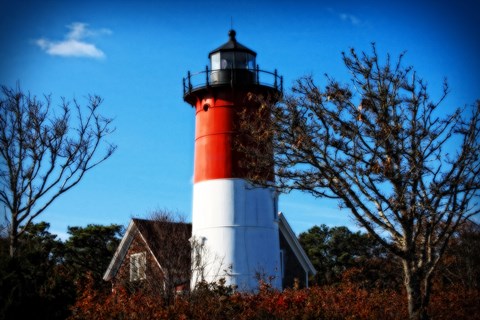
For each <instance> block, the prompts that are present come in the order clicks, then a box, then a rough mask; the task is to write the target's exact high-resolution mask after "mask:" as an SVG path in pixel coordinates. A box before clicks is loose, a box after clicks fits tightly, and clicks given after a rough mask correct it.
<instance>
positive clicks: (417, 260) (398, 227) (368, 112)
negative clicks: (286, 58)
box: [237, 45, 480, 319]
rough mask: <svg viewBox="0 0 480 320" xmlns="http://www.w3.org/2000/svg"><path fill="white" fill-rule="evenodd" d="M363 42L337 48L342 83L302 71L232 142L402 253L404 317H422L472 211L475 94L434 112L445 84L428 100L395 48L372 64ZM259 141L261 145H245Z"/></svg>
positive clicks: (289, 186)
mask: <svg viewBox="0 0 480 320" xmlns="http://www.w3.org/2000/svg"><path fill="white" fill-rule="evenodd" d="M372 47H373V50H372V54H367V53H364V52H362V53H361V54H357V52H356V51H355V50H353V49H352V50H351V51H350V53H344V54H343V62H344V63H345V66H346V67H347V69H348V71H349V72H350V74H351V76H352V79H351V80H352V81H351V83H350V84H340V83H339V82H337V81H336V80H334V79H333V78H331V77H329V76H328V75H327V76H326V80H327V83H326V86H325V88H324V89H322V88H320V87H318V86H317V85H316V83H315V82H314V80H313V78H312V77H310V76H307V77H303V78H301V79H299V80H298V81H296V83H295V85H294V86H293V89H292V93H291V94H289V95H287V96H286V97H285V98H284V99H283V101H282V102H281V103H279V104H277V105H276V106H273V105H269V104H268V103H266V104H264V106H263V107H262V108H268V109H269V111H270V112H271V114H272V120H271V121H270V122H268V124H269V125H267V126H265V125H264V126H262V125H261V124H259V121H260V122H261V121H262V120H261V119H260V117H255V116H249V115H247V116H246V117H244V118H243V119H242V125H241V126H240V127H242V128H243V134H244V135H248V136H249V139H250V140H252V141H254V142H249V143H246V144H244V145H243V146H242V145H239V146H237V147H238V148H239V149H240V150H241V151H242V152H244V153H248V152H249V150H250V151H251V152H252V153H255V157H256V158H257V157H261V156H262V154H265V155H266V156H265V157H263V158H262V159H256V162H255V164H253V165H254V166H258V165H259V164H263V165H267V166H269V165H270V166H271V165H272V164H274V165H275V174H276V184H277V186H278V187H279V188H280V189H283V191H287V192H288V191H289V190H301V191H304V192H307V193H310V194H312V195H313V196H315V197H319V198H331V199H338V201H339V204H340V206H341V207H342V208H346V209H348V210H349V211H350V212H351V214H352V215H353V216H354V217H355V219H356V221H358V223H359V224H360V225H361V226H362V227H363V228H365V229H366V230H367V231H368V232H369V233H370V234H371V235H372V236H374V237H375V238H376V239H377V240H378V241H379V242H380V243H381V244H382V245H383V246H384V247H385V248H387V249H388V250H389V251H390V252H392V253H393V254H394V255H396V256H397V257H398V258H399V259H400V260H401V261H402V265H403V273H404V282H405V288H406V291H407V295H408V310H409V314H410V318H411V319H427V318H428V314H427V306H428V304H429V299H430V294H431V283H432V275H433V271H434V270H435V268H436V267H437V265H438V263H439V260H440V259H441V257H442V255H443V254H444V252H445V249H446V248H447V246H448V243H449V239H450V238H451V237H452V235H453V234H454V233H455V231H456V230H457V229H458V228H459V226H460V225H462V224H463V223H464V222H465V221H467V220H468V219H470V218H471V217H473V216H474V215H476V214H478V213H479V212H480V208H479V205H478V199H479V193H480V192H479V191H480V101H477V102H476V104H475V105H474V106H471V107H464V108H459V109H453V110H452V113H451V114H450V115H441V110H439V104H440V103H441V102H442V101H444V98H445V97H446V96H447V93H448V86H447V84H446V82H445V85H444V87H443V91H442V94H441V95H440V97H439V98H438V100H436V101H432V99H431V98H430V97H429V94H428V92H427V85H426V83H425V82H424V81H423V80H422V79H420V78H419V77H418V75H417V74H416V72H415V71H414V70H413V68H411V67H404V66H403V62H402V60H403V54H402V55H400V56H399V58H398V59H396V60H395V61H393V60H391V59H390V56H388V55H387V57H386V58H385V59H384V62H380V57H379V55H378V54H377V51H376V48H375V45H373V46H372ZM260 112H265V111H260ZM244 140H248V139H244ZM255 141H256V143H255ZM258 145H263V147H262V148H263V152H258V150H252V146H253V148H258ZM270 149H271V150H273V152H274V157H271V155H269V153H268V152H267V151H268V150H270ZM272 158H273V159H274V161H273V163H270V164H269V159H272ZM253 172H258V168H256V169H255V170H253ZM251 178H252V179H253V180H256V181H257V182H259V183H265V181H261V177H260V179H259V177H258V176H255V175H254V176H252V177H251ZM267 183H268V181H267Z"/></svg>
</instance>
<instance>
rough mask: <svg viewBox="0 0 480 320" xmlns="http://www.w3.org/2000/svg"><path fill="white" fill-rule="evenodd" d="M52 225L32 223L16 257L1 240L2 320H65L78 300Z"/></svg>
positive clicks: (0, 314) (6, 243) (23, 237)
mask: <svg viewBox="0 0 480 320" xmlns="http://www.w3.org/2000/svg"><path fill="white" fill-rule="evenodd" d="M48 228H49V224H48V223H45V222H41V223H38V224H30V225H29V226H28V227H27V228H26V230H25V232H24V233H23V234H22V236H21V237H20V239H19V251H18V255H17V256H15V257H13V258H12V257H10V255H9V254H8V250H7V247H8V241H7V239H5V238H2V239H1V240H2V247H3V248H2V250H1V253H2V255H1V256H0V295H1V299H0V301H1V302H0V319H31V318H35V319H65V318H66V317H67V316H68V315H69V313H70V312H69V309H68V307H69V305H70V304H72V303H73V302H74V301H75V286H74V283H73V282H72V281H71V280H70V279H69V278H68V277H67V276H66V273H65V269H64V268H63V266H62V265H61V256H60V253H61V251H62V246H63V244H62V242H61V241H59V240H57V239H56V235H52V234H51V233H50V232H48Z"/></svg>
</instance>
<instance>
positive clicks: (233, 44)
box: [208, 29, 257, 58]
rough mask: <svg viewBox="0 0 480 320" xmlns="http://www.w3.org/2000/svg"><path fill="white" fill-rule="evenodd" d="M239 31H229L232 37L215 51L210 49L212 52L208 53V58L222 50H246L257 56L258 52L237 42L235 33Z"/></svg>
mask: <svg viewBox="0 0 480 320" xmlns="http://www.w3.org/2000/svg"><path fill="white" fill-rule="evenodd" d="M236 34H237V33H236V32H235V30H233V29H232V30H230V31H229V32H228V36H229V37H230V39H229V40H228V42H226V43H225V44H224V45H222V46H220V47H218V48H217V49H215V50H213V51H210V53H209V54H208V58H210V57H211V55H212V54H214V53H217V52H220V51H223V52H225V51H237V52H246V53H249V54H251V55H253V56H254V57H256V56H257V53H256V52H255V51H253V50H251V49H249V48H247V47H245V46H244V45H243V44H241V43H239V42H237V39H235V35H236Z"/></svg>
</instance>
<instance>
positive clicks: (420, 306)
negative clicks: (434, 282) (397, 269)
mask: <svg viewBox="0 0 480 320" xmlns="http://www.w3.org/2000/svg"><path fill="white" fill-rule="evenodd" d="M411 264H412V262H410V263H409V262H406V261H404V262H403V271H404V276H405V289H406V290H407V299H408V315H409V319H410V320H428V319H430V318H429V316H428V313H427V304H428V299H425V297H424V296H423V295H424V293H423V292H422V284H423V283H424V282H425V281H426V280H427V279H422V277H421V272H419V270H417V269H416V268H415V267H412V266H411Z"/></svg>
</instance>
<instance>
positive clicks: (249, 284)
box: [191, 179, 281, 291]
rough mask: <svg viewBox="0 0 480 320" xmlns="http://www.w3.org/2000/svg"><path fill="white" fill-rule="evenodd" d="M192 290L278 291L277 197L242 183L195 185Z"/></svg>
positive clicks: (279, 282) (207, 182) (203, 182)
mask: <svg viewBox="0 0 480 320" xmlns="http://www.w3.org/2000/svg"><path fill="white" fill-rule="evenodd" d="M191 242H192V247H193V254H192V258H193V259H192V267H193V274H192V283H191V285H192V287H195V285H196V284H197V283H198V282H199V281H202V280H203V281H206V282H217V281H218V280H220V279H221V278H224V279H225V281H226V284H227V285H235V286H236V287H237V289H238V290H240V291H255V290H256V289H257V288H258V285H259V281H260V280H263V281H267V282H269V283H270V284H271V285H272V286H273V287H274V288H277V289H281V265H280V244H279V233H278V216H277V196H276V193H275V192H274V190H273V189H272V188H260V187H255V186H253V185H252V184H251V183H249V182H248V181H246V180H244V179H215V180H207V181H202V182H199V183H195V185H194V187H193V213H192V239H191Z"/></svg>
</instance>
